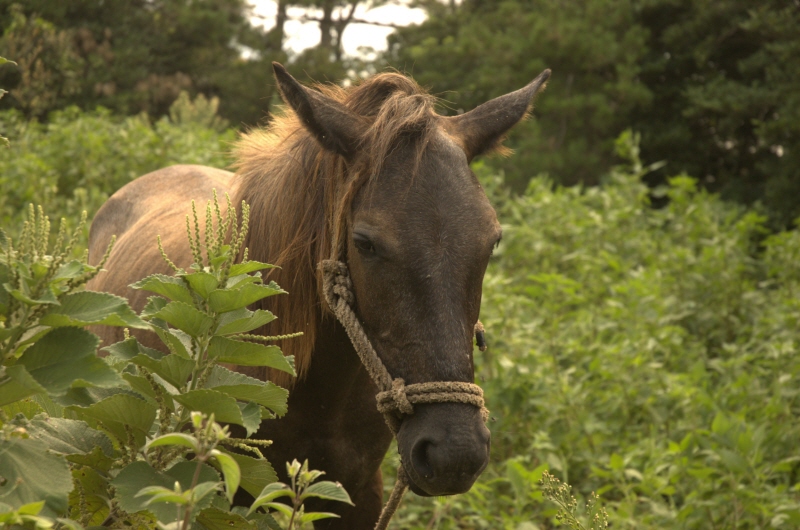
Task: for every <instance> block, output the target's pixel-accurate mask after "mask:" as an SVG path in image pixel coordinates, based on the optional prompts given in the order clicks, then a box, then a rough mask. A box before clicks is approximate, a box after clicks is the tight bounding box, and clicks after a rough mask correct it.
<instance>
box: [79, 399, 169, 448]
mask: <svg viewBox="0 0 800 530" xmlns="http://www.w3.org/2000/svg"><path fill="white" fill-rule="evenodd" d="M67 408H68V409H69V410H72V411H74V412H75V413H76V414H77V415H78V416H79V417H81V418H84V419H91V420H95V421H99V422H101V423H102V425H103V427H104V428H106V429H108V430H109V432H111V434H113V435H114V436H115V437H116V438H117V439H118V440H120V441H121V442H125V443H127V440H128V434H127V431H126V430H125V428H126V427H128V428H129V429H131V430H132V431H133V434H134V436H135V438H136V443H137V444H138V445H139V446H140V447H141V446H142V445H144V440H145V436H146V435H147V434H148V433H149V432H150V428H151V427H152V426H153V422H154V421H155V419H156V411H157V408H156V407H155V406H153V405H152V404H150V403H148V402H147V401H145V400H143V399H141V398H138V397H134V396H132V395H130V394H115V395H113V396H111V397H108V398H105V399H103V400H102V401H98V402H97V403H94V404H93V405H90V406H88V407H79V406H70V407H67Z"/></svg>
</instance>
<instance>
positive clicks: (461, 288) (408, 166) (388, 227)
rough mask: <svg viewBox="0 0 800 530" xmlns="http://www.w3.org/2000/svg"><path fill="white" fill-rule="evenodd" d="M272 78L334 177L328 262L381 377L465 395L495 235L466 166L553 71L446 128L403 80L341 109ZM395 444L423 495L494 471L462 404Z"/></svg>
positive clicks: (419, 412)
mask: <svg viewBox="0 0 800 530" xmlns="http://www.w3.org/2000/svg"><path fill="white" fill-rule="evenodd" d="M274 68H275V76H276V79H277V82H278V87H279V89H280V92H281V94H282V96H283V98H284V100H285V101H286V103H287V104H288V105H289V106H290V107H291V108H292V109H293V111H294V113H296V115H297V117H298V118H299V120H300V121H301V123H302V124H303V126H304V127H305V129H306V130H307V131H308V132H309V133H310V134H311V135H312V136H313V137H314V138H315V139H316V141H317V142H318V143H319V144H320V145H321V146H322V148H323V149H324V150H325V151H327V152H328V153H333V154H334V155H335V160H336V164H338V166H339V167H340V170H341V171H340V173H341V175H342V178H341V182H339V184H337V185H336V186H335V189H333V188H332V191H330V192H329V197H330V200H329V203H330V204H329V205H328V208H329V209H331V210H332V211H333V215H332V217H331V218H332V219H333V222H332V225H331V228H330V237H329V238H327V239H328V241H329V242H330V254H331V257H332V258H334V259H338V260H340V261H343V262H345V263H346V264H347V266H348V268H349V271H350V276H351V279H352V285H353V292H354V294H355V304H354V308H355V311H356V313H357V315H358V318H359V320H360V322H361V325H362V327H363V329H364V330H365V331H366V334H367V336H368V337H369V339H370V341H371V343H372V345H373V347H374V349H375V351H376V352H377V354H378V356H379V357H380V359H381V360H382V362H383V364H384V365H385V367H386V369H387V370H388V372H389V373H390V374H391V376H392V377H393V378H398V377H399V378H402V379H403V380H404V381H405V382H406V384H414V383H423V382H431V381H460V382H470V383H471V382H472V381H473V380H474V367H473V357H472V351H473V346H472V344H473V336H474V326H475V324H476V322H477V321H478V316H479V312H480V305H481V289H482V281H483V276H484V273H485V271H486V267H487V265H488V263H489V257H490V256H491V254H492V250H493V248H494V247H495V246H496V245H497V243H498V242H499V241H500V238H501V228H500V223H499V222H498V220H497V216H496V214H495V211H494V209H493V208H492V206H491V204H490V203H489V200H488V199H487V197H486V194H485V193H484V191H483V189H482V188H481V185H480V183H479V182H478V180H477V178H476V177H475V175H474V174H473V172H472V171H471V170H470V166H469V164H470V161H471V160H472V159H473V158H474V157H476V156H478V155H481V154H483V153H486V152H489V151H492V150H495V149H498V148H500V143H501V141H502V138H503V136H504V134H505V133H506V132H507V131H508V130H509V129H510V128H511V127H512V126H513V125H515V124H516V123H517V122H518V121H519V120H521V119H522V118H523V117H524V116H525V115H526V114H527V112H528V111H529V109H530V107H531V102H532V100H533V98H534V96H535V95H536V94H537V93H538V92H539V91H540V90H541V89H542V88H543V86H544V84H545V82H546V81H547V79H548V77H549V75H550V71H549V70H546V71H544V72H543V73H542V74H540V75H539V76H538V77H537V78H536V79H535V80H534V81H532V82H531V83H530V84H528V85H527V86H525V87H524V88H522V89H520V90H518V91H516V92H512V93H510V94H507V95H505V96H501V97H498V98H496V99H493V100H491V101H489V102H487V103H485V104H483V105H481V106H479V107H477V108H476V109H474V110H472V111H470V112H467V113H465V114H461V115H459V116H455V117H444V116H440V115H438V114H436V112H435V111H434V109H433V104H434V101H433V98H432V97H431V96H429V95H427V94H425V93H424V92H423V91H422V90H421V89H419V87H418V86H417V85H416V84H415V83H414V82H413V81H411V80H409V79H407V78H405V77H403V76H400V75H398V74H382V75H381V76H378V77H377V78H373V79H376V80H375V81H373V82H372V83H371V84H366V83H365V84H364V85H363V86H358V87H355V88H354V89H353V90H351V91H349V92H348V95H347V97H346V98H336V97H331V96H330V95H328V94H326V93H323V92H320V91H317V90H313V89H310V88H307V87H304V86H303V85H301V84H300V83H298V82H297V81H296V80H295V79H294V78H293V77H292V76H291V75H289V73H288V72H287V71H286V70H285V69H284V68H283V67H282V66H281V65H279V64H277V63H275V64H274ZM397 440H398V448H399V451H400V455H401V458H402V461H403V463H404V467H405V469H406V472H407V474H408V477H409V481H410V487H411V489H412V491H414V492H415V493H417V494H420V495H447V494H454V493H461V492H464V491H467V490H468V489H469V488H470V487H471V486H472V484H473V483H474V481H475V480H476V479H477V477H478V476H479V475H480V473H481V472H482V471H483V469H484V468H485V467H486V465H487V463H488V459H489V443H490V434H489V431H488V429H487V428H486V426H485V425H484V421H483V419H482V417H481V414H480V410H479V409H478V408H476V407H475V406H472V405H469V404H464V403H429V404H418V405H416V406H415V407H414V413H413V414H409V415H407V416H405V417H404V418H403V419H402V423H401V424H400V428H399V431H398V433H397Z"/></svg>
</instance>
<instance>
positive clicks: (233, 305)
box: [208, 282, 286, 313]
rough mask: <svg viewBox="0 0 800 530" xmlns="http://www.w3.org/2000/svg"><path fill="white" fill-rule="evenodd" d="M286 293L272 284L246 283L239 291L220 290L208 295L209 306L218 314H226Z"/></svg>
mask: <svg viewBox="0 0 800 530" xmlns="http://www.w3.org/2000/svg"><path fill="white" fill-rule="evenodd" d="M284 293H286V291H284V290H283V289H281V288H280V287H278V286H277V284H275V283H272V282H271V283H270V285H260V284H254V283H245V284H244V285H242V286H241V287H240V288H238V289H218V290H216V291H214V292H212V293H211V294H210V295H208V305H209V307H210V308H211V309H212V310H214V311H216V312H217V313H225V312H228V311H233V310H235V309H240V308H242V307H247V306H249V305H250V304H252V303H253V302H257V301H259V300H261V299H263V298H267V297H268V296H274V295H276V294H284Z"/></svg>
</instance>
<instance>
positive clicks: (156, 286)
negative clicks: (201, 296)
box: [130, 274, 194, 304]
mask: <svg viewBox="0 0 800 530" xmlns="http://www.w3.org/2000/svg"><path fill="white" fill-rule="evenodd" d="M130 287H131V289H141V290H144V291H150V292H151V293H156V294H158V295H161V296H164V297H166V298H169V299H170V300H172V301H175V302H185V303H187V304H193V303H194V299H193V298H192V293H190V292H189V289H188V288H187V287H186V284H185V283H184V282H183V280H182V279H180V278H176V277H175V276H167V275H166V274H152V275H150V276H148V277H147V278H143V279H141V280H139V281H138V282H136V283H132V284H131V285H130Z"/></svg>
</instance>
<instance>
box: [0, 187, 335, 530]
mask: <svg viewBox="0 0 800 530" xmlns="http://www.w3.org/2000/svg"><path fill="white" fill-rule="evenodd" d="M225 212H226V213H225V214H223V213H222V211H221V208H220V205H219V203H218V202H217V201H216V199H215V201H214V203H213V204H211V203H209V204H207V205H206V217H205V222H204V223H203V228H204V230H202V229H201V226H200V225H201V223H200V220H199V218H198V215H197V213H196V210H195V208H194V204H193V216H192V219H191V221H190V218H189V216H187V233H188V237H189V245H190V247H191V250H192V255H193V258H194V263H193V265H192V267H191V270H189V271H186V270H183V269H178V268H177V267H174V265H173V268H174V269H175V275H174V276H165V275H152V276H149V277H147V278H144V279H143V280H141V281H140V282H138V283H136V284H134V285H133V287H134V288H138V289H145V290H148V291H151V292H153V293H155V294H156V296H152V297H150V298H149V301H148V304H147V306H146V307H145V309H144V310H143V311H142V314H141V315H140V316H137V315H136V314H135V313H133V311H132V310H131V309H130V307H128V305H127V302H126V301H125V300H124V299H121V298H119V297H116V296H113V295H110V294H106V293H96V292H90V291H81V290H79V288H80V286H81V285H83V284H84V283H85V282H86V281H87V280H88V279H89V278H91V277H92V276H93V275H94V274H96V273H97V272H99V270H100V267H102V263H101V264H100V265H99V266H98V267H90V266H89V265H87V264H86V263H85V260H84V261H78V260H71V261H69V256H70V255H71V249H72V247H74V246H75V244H76V240H77V239H78V238H79V237H80V234H81V233H82V228H81V227H80V226H79V227H78V228H77V229H76V230H75V231H74V233H73V235H72V237H71V238H70V240H69V242H66V228H65V224H64V223H62V227H61V229H60V231H59V235H58V237H57V238H56V241H57V242H56V244H55V245H54V246H53V247H52V249H51V247H50V246H49V243H48V241H49V239H50V237H49V236H50V225H49V219H48V218H47V217H46V216H44V214H43V213H42V210H41V208H40V209H39V213H38V214H36V213H35V212H34V211H33V208H32V207H31V211H30V214H29V220H28V222H27V223H26V224H25V226H24V227H23V229H22V232H21V234H22V235H21V236H20V238H19V239H18V240H17V241H16V242H15V243H14V242H12V241H11V240H10V239H9V238H6V237H5V236H3V239H2V243H3V247H4V248H3V255H2V257H0V280H2V281H0V285H2V290H0V312H2V320H0V345H1V346H2V350H0V351H2V354H3V357H2V358H1V359H0V361H2V364H0V453H2V454H3V458H2V460H0V475H1V476H2V477H3V479H4V480H3V483H2V484H0V499H2V503H1V504H0V521H2V522H4V523H6V524H20V525H27V526H28V527H32V528H48V527H51V526H53V525H54V524H56V523H59V524H62V525H65V526H68V527H72V528H81V527H87V526H106V527H112V528H123V527H128V526H133V527H154V526H157V527H159V528H162V529H176V530H177V529H181V530H188V529H189V528H191V527H192V526H193V525H194V526H200V527H202V528H207V529H214V528H223V527H224V528H241V529H255V528H262V527H265V526H266V527H268V528H280V526H279V525H278V523H276V522H275V521H274V519H273V518H272V516H271V515H270V514H269V513H267V512H263V511H262V512H259V511H258V508H259V507H260V506H263V505H264V502H262V503H261V505H254V506H252V507H251V509H250V510H249V511H246V510H245V511H241V510H240V511H236V510H232V509H231V503H232V502H233V497H234V494H235V493H236V491H237V490H238V489H239V488H241V489H243V490H245V491H247V492H248V493H249V494H250V495H252V496H253V497H256V498H261V499H262V500H263V496H264V495H265V494H268V493H269V492H270V491H272V489H267V490H265V488H269V487H270V484H271V483H273V482H274V481H275V479H276V475H275V472H274V470H273V469H272V467H271V465H270V464H269V462H267V461H266V460H265V459H264V457H263V455H262V454H261V452H260V450H259V447H260V446H262V447H263V446H265V445H268V444H269V443H270V442H269V441H265V440H259V439H252V438H250V436H252V435H253V434H254V433H256V431H258V429H259V425H260V424H261V421H262V419H265V418H274V417H277V416H281V415H283V414H285V413H286V403H287V396H288V392H287V391H286V390H285V389H283V388H280V387H277V386H276V385H274V384H272V383H270V382H264V381H260V380H257V379H253V378H251V377H248V376H246V375H244V374H241V373H238V372H233V371H231V370H229V369H227V368H225V367H223V366H222V364H221V363H230V364H239V365H247V366H267V367H270V368H273V369H277V370H282V371H286V372H289V373H294V367H293V359H292V358H287V357H284V356H283V354H282V353H281V351H280V349H279V348H278V347H276V346H272V345H263V344H260V342H264V341H267V342H269V341H272V340H275V339H276V338H277V337H264V336H260V335H253V334H250V332H251V331H252V330H254V329H256V328H260V327H261V326H263V325H264V324H266V323H268V322H270V321H271V320H273V319H274V318H275V317H274V316H273V315H272V314H271V313H269V312H268V311H263V310H257V311H250V310H248V309H247V306H248V305H250V304H251V303H253V302H256V301H258V300H260V299H262V298H265V297H268V296H274V295H278V294H282V293H284V291H283V290H281V289H280V287H278V286H277V285H276V284H275V283H274V282H270V283H269V284H264V283H263V282H262V280H261V273H260V272H259V271H261V270H264V269H267V268H270V267H272V266H271V265H269V264H266V263H260V262H256V261H250V260H248V259H247V250H246V249H242V248H241V247H242V241H243V240H244V239H245V236H246V233H247V225H248V220H249V209H248V207H247V205H246V204H242V207H241V212H242V219H241V222H239V220H238V219H237V214H236V212H237V210H236V209H235V208H233V207H232V206H231V204H230V203H228V204H227V208H226V209H225ZM84 219H85V217H84ZM201 234H202V236H201ZM110 250H111V248H110V247H109V252H110ZM242 251H243V252H242ZM240 254H243V258H242V259H241V260H239V261H238V262H237V256H239V255H240ZM106 255H108V252H107V253H106ZM162 255H164V259H166V260H167V262H168V263H170V264H171V263H172V262H171V261H170V260H169V258H168V256H166V255H165V254H163V250H162ZM90 324H92V325H98V324H102V325H114V326H125V327H126V328H128V327H133V328H141V329H147V330H150V331H152V332H154V333H156V334H157V335H158V336H159V337H160V338H161V340H162V341H163V342H164V345H165V350H166V351H168V353H164V352H162V351H158V350H153V349H151V348H148V347H145V346H143V345H141V344H140V343H139V342H138V341H137V340H136V339H135V338H133V337H130V336H128V337H127V338H126V339H125V340H123V341H122V342H119V343H117V344H114V345H111V346H108V347H107V348H105V350H106V352H107V354H108V355H107V357H105V358H101V357H98V356H97V355H96V354H97V347H98V343H99V339H98V338H97V336H95V335H94V334H92V333H90V332H89V331H87V330H85V329H83V327H84V326H87V325H90ZM126 335H127V333H126ZM280 338H287V337H280ZM215 420H216V421H220V422H225V423H226V424H232V425H239V426H241V427H243V429H244V431H245V432H246V437H245V438H235V437H232V436H231V434H230V433H229V430H228V427H227V426H226V427H220V425H219V424H218V423H216V422H215ZM234 451H236V452H234ZM248 453H249V454H248ZM318 476H319V472H316V471H309V470H308V469H307V466H304V467H303V469H302V473H300V475H299V477H300V478H299V481H300V485H301V489H299V490H298V492H299V493H300V497H299V498H298V499H297V501H296V502H295V503H294V511H295V512H297V514H298V519H297V520H298V525H296V527H297V528H299V524H302V523H303V522H306V521H308V520H313V519H314V518H319V517H320V515H319V514H310V513H307V514H304V513H303V506H302V502H303V501H304V500H305V498H308V497H312V496H317V497H323V498H326V499H332V500H343V501H345V502H349V498H348V497H347V494H346V493H344V492H343V490H341V487H340V486H336V485H331V483H325V482H321V483H316V484H313V485H309V484H310V483H311V482H313V480H314V479H316V478H317V477H318ZM331 488H333V489H331ZM273 489H274V488H273ZM268 507H274V506H273V505H272V504H268ZM281 507H282V505H281ZM240 512H241V513H240ZM289 512H292V510H291V509H290V510H289ZM65 516H66V517H69V518H70V519H67V518H65Z"/></svg>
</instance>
